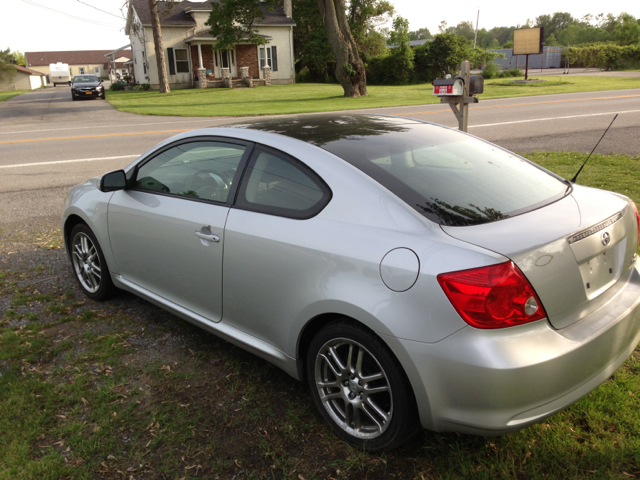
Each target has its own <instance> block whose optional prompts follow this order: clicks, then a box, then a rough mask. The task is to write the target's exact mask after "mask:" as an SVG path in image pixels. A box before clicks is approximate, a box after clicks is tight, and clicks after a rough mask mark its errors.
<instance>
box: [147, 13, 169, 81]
mask: <svg viewBox="0 0 640 480" xmlns="http://www.w3.org/2000/svg"><path fill="white" fill-rule="evenodd" d="M148 1H149V10H150V11H151V27H152V29H153V44H154V46H155V49H156V61H157V63H158V83H159V84H160V93H169V92H170V91H171V88H170V87H169V78H168V77H167V66H166V63H165V61H164V47H163V45H162V31H161V30H160V17H159V16H158V4H157V3H156V0H148Z"/></svg>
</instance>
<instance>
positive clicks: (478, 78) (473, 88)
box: [469, 75, 484, 95]
mask: <svg viewBox="0 0 640 480" xmlns="http://www.w3.org/2000/svg"><path fill="white" fill-rule="evenodd" d="M483 92H484V77H483V76H482V75H471V76H470V77H469V95H477V94H479V93H483Z"/></svg>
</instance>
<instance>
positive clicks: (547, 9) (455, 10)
mask: <svg viewBox="0 0 640 480" xmlns="http://www.w3.org/2000/svg"><path fill="white" fill-rule="evenodd" d="M295 1H296V0H293V2H294V3H295ZM391 1H392V3H394V5H395V7H396V12H397V13H398V14H399V15H402V16H403V17H405V18H407V19H408V20H409V22H410V28H411V30H417V29H419V28H422V27H427V28H429V30H430V31H431V33H438V25H439V24H440V22H441V21H442V20H444V21H446V22H447V24H448V25H449V26H455V25H457V24H458V23H459V22H462V21H467V20H470V21H472V22H474V24H475V21H476V15H477V13H478V8H480V25H479V27H480V28H487V29H490V28H493V27H495V26H511V25H518V24H520V25H522V24H524V23H525V22H526V21H527V18H530V19H531V20H534V19H535V17H537V16H538V15H542V14H551V13H553V12H556V11H563V12H569V13H571V15H573V16H574V17H577V18H581V17H582V16H583V15H585V14H587V13H591V14H593V15H596V14H598V13H613V14H614V15H619V14H620V13H621V12H628V13H630V14H631V15H633V16H634V17H636V18H637V17H640V1H638V0H616V1H615V2H605V3H599V4H596V2H593V3H591V2H586V1H584V0H580V1H578V0H564V1H557V0H555V1H551V0H536V1H535V2H517V3H515V2H509V3H507V2H495V1H493V2H480V1H478V0H458V1H457V2H455V3H454V2H453V1H451V0H444V1H435V2H433V1H426V0H391ZM0 3H9V0H0ZM123 3H124V0H55V1H51V0H11V7H10V8H6V7H7V6H6V5H5V13H10V14H5V15H2V17H1V18H0V49H2V50H4V49H6V48H7V47H9V48H11V51H16V50H19V51H21V52H38V51H55V50H115V49H116V48H120V47H122V46H124V45H126V44H127V43H128V42H129V39H128V37H126V36H125V34H124V31H123V30H124V29H123V27H124V19H123V18H122V17H121V14H120V7H121V6H122V4H123ZM516 5H517V6H516Z"/></svg>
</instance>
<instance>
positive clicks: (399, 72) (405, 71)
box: [367, 45, 414, 85]
mask: <svg viewBox="0 0 640 480" xmlns="http://www.w3.org/2000/svg"><path fill="white" fill-rule="evenodd" d="M413 68H414V63H413V50H411V48H410V47H409V46H408V45H403V46H400V47H398V48H394V49H393V50H391V53H390V54H389V55H380V56H377V57H372V58H371V59H369V63H368V64H367V83H369V84H371V85H408V84H409V83H411V79H412V74H413Z"/></svg>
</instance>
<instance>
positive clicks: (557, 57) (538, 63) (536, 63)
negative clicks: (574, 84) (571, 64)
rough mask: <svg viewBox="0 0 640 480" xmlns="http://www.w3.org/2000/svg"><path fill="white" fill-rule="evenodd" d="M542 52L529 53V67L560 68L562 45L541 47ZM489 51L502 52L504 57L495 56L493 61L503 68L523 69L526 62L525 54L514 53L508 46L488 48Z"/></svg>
mask: <svg viewBox="0 0 640 480" xmlns="http://www.w3.org/2000/svg"><path fill="white" fill-rule="evenodd" d="M542 48H543V53H541V54H538V55H529V68H562V48H563V47H542ZM489 51H490V52H497V53H503V54H504V56H505V58H496V59H494V60H493V61H494V63H495V64H496V65H500V67H502V68H503V69H509V68H521V69H524V68H525V66H526V62H527V56H526V55H514V54H513V50H512V49H510V48H499V49H496V50H489Z"/></svg>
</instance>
